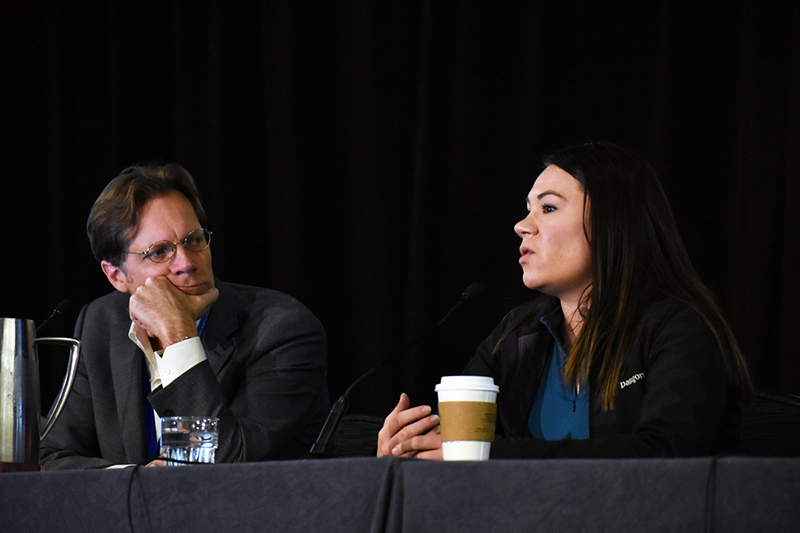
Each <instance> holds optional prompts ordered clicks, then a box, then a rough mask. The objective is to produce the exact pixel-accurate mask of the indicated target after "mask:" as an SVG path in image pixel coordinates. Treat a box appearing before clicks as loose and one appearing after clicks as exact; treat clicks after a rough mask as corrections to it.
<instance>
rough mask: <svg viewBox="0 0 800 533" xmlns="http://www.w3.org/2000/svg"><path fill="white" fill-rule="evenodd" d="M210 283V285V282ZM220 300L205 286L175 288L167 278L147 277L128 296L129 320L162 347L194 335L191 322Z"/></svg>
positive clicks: (212, 288)
mask: <svg viewBox="0 0 800 533" xmlns="http://www.w3.org/2000/svg"><path fill="white" fill-rule="evenodd" d="M212 283H213V282H212ZM217 298H219V290H218V289H217V288H216V287H214V286H213V285H212V286H211V287H208V288H206V286H204V285H192V286H187V287H185V288H184V287H177V286H175V285H174V284H173V283H172V282H171V281H170V280H169V279H167V277H166V276H158V277H154V278H148V279H147V281H145V283H144V285H141V286H139V287H138V288H137V289H136V291H135V292H134V293H133V294H131V299H130V304H129V311H130V315H131V320H133V322H134V323H135V324H137V325H138V326H139V327H141V328H143V329H144V330H145V331H146V332H147V334H148V335H149V336H150V337H151V338H155V339H158V340H159V341H160V344H161V346H162V348H166V347H167V346H169V345H171V344H175V343H176V342H180V341H181V340H183V339H185V338H187V337H196V336H197V327H195V325H194V323H195V321H196V320H197V319H199V318H200V317H202V316H203V315H204V314H205V313H206V312H208V309H209V308H210V307H211V304H213V303H214V302H215V301H217Z"/></svg>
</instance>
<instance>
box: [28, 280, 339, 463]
mask: <svg viewBox="0 0 800 533" xmlns="http://www.w3.org/2000/svg"><path fill="white" fill-rule="evenodd" d="M216 285H217V288H218V289H219V299H218V300H217V301H216V302H215V303H214V305H213V306H212V307H211V312H210V313H209V316H208V321H207V323H206V326H205V331H204V332H203V336H202V342H203V346H204V348H205V351H206V357H207V361H204V362H202V363H200V364H198V365H196V366H194V367H192V368H191V369H190V370H188V371H187V372H185V373H184V374H183V375H181V376H180V377H179V378H177V379H176V380H175V381H174V382H172V383H171V384H170V385H169V386H167V387H165V388H161V387H159V388H158V389H156V390H154V391H153V392H151V393H150V394H149V396H148V399H149V401H150V403H151V404H152V406H153V408H154V409H155V410H156V412H157V413H158V415H159V416H170V415H190V416H194V415H204V416H217V417H219V419H220V421H219V448H218V449H217V454H216V460H217V462H238V461H261V460H266V459H285V458H294V457H299V456H300V455H302V454H304V453H306V452H308V450H309V449H310V448H311V445H312V444H313V442H314V440H315V438H316V435H317V433H318V431H319V430H320V428H321V427H322V423H323V422H324V420H325V416H326V415H327V412H328V407H329V401H328V392H327V385H326V359H327V355H326V353H327V348H326V338H325V331H324V329H323V327H322V325H321V324H320V322H319V321H318V320H317V319H316V317H314V315H313V314H312V313H311V312H310V311H309V310H308V309H306V308H305V307H304V306H303V305H302V304H301V303H300V302H298V301H297V300H295V299H294V298H291V297H290V296H287V295H285V294H283V293H280V292H277V291H273V290H270V289H261V288H256V287H248V286H244V285H236V284H231V283H223V282H221V281H219V280H216ZM128 299H129V295H128V294H126V293H120V292H114V293H111V294H108V295H106V296H104V297H102V298H99V299H97V300H95V301H94V302H92V303H90V304H88V305H87V306H86V307H84V308H83V310H82V311H81V314H80V316H79V318H78V322H77V324H76V326H75V336H76V337H77V338H79V339H80V340H81V354H80V364H79V369H78V375H77V377H76V379H75V384H74V386H73V389H72V393H71V394H70V396H69V399H68V401H67V404H66V407H65V408H64V411H63V412H62V413H61V416H60V417H59V418H58V420H57V422H56V423H55V425H54V426H53V428H52V430H51V431H50V433H49V434H48V436H47V437H46V438H45V439H44V441H43V442H42V446H41V454H40V455H41V462H42V464H43V465H44V467H45V469H47V470H50V469H62V468H64V469H65V468H102V467H106V466H110V465H113V464H131V463H141V462H143V461H145V460H146V459H147V444H146V437H145V430H144V409H143V405H144V403H143V402H144V399H143V392H142V373H143V366H142V365H143V362H142V361H143V359H144V354H142V352H141V350H140V349H139V348H138V347H137V346H136V345H135V344H134V343H133V342H132V341H131V340H130V339H129V338H128V330H129V329H130V325H131V321H130V316H129V315H128Z"/></svg>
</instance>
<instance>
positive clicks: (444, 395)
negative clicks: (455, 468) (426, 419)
mask: <svg viewBox="0 0 800 533" xmlns="http://www.w3.org/2000/svg"><path fill="white" fill-rule="evenodd" d="M435 390H436V393H437V395H438V397H439V425H440V427H441V430H442V454H443V455H444V460H445V461H486V460H487V459H489V451H490V449H491V446H492V441H493V440H494V431H495V425H496V421H497V393H498V392H500V387H498V386H497V385H495V384H494V379H492V378H490V377H485V376H444V377H442V380H441V382H440V383H439V384H438V385H436V388H435Z"/></svg>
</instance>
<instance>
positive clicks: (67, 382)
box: [34, 337, 81, 439]
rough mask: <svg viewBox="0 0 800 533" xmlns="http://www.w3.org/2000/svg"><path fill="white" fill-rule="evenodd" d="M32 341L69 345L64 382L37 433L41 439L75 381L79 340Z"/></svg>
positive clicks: (56, 416) (50, 425)
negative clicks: (44, 422)
mask: <svg viewBox="0 0 800 533" xmlns="http://www.w3.org/2000/svg"><path fill="white" fill-rule="evenodd" d="M34 342H37V343H41V344H63V345H66V346H71V348H70V350H69V366H68V367H67V373H66V375H65V376H64V382H63V383H62V384H61V390H60V391H59V393H58V396H57V397H56V401H55V402H53V405H52V406H51V407H50V412H49V413H48V414H47V423H46V424H45V425H44V430H42V432H41V434H40V435H39V439H43V438H45V436H47V434H48V433H49V432H50V428H52V427H53V424H55V423H56V419H57V418H58V415H60V414H61V410H62V409H63V408H64V405H65V404H66V403H67V397H68V396H69V393H70V391H71V390H72V384H73V383H74V382H75V374H77V373H78V354H79V352H80V348H81V341H79V340H75V339H70V338H67V337H43V338H41V339H36V341H34Z"/></svg>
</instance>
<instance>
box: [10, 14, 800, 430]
mask: <svg viewBox="0 0 800 533" xmlns="http://www.w3.org/2000/svg"><path fill="white" fill-rule="evenodd" d="M798 6H800V4H798V3H797V2H795V1H783V2H781V1H775V2H760V1H758V0H741V1H738V2H727V3H725V4H724V5H721V4H718V5H716V7H714V8H711V7H705V6H698V4H697V3H696V2H686V1H670V0H662V1H660V2H630V3H628V5H626V6H625V7H622V6H621V5H620V4H619V3H601V2H591V1H588V0H586V1H578V0H557V1H541V2H518V3H513V5H512V3H506V2H470V3H450V2H437V1H422V2H406V1H403V2H368V1H361V2H346V3H345V2H319V3H305V2H295V1H290V0H276V1H272V2H261V3H256V2H249V3H244V2H222V1H165V2H159V3H157V4H155V3H154V4H153V5H150V6H147V5H146V4H143V3H139V2H110V1H109V2H83V3H81V2H59V1H55V0H53V1H50V2H45V3H40V4H37V5H36V6H35V7H34V6H32V4H29V3H13V5H12V4H10V5H7V6H6V7H4V9H3V11H4V15H3V17H2V22H1V23H0V24H2V37H0V38H2V40H3V45H2V58H3V65H4V68H3V85H4V89H5V90H4V93H5V98H4V106H3V108H4V112H3V120H2V123H3V126H2V127H3V130H4V135H3V153H4V163H3V167H2V168H3V194H2V200H0V201H1V202H2V209H0V217H2V219H1V221H2V228H3V241H4V244H3V247H2V256H3V257H2V261H0V268H1V269H2V283H3V288H2V297H1V298H0V315H2V316H14V317H26V318H33V319H35V320H37V321H38V322H41V321H42V320H44V318H45V317H46V316H47V315H48V314H49V313H50V310H51V309H52V308H53V307H54V306H55V305H56V304H57V303H58V302H60V301H61V300H64V299H67V298H68V299H71V300H72V301H74V302H75V303H76V304H80V305H82V304H84V303H86V302H88V301H90V300H91V299H93V298H95V297H97V296H100V295H102V294H104V293H106V292H108V291H109V290H111V287H110V285H108V283H107V281H106V280H105V278H104V277H103V275H102V273H101V271H100V268H99V267H98V265H97V264H96V263H95V261H94V260H93V258H92V256H91V253H90V250H89V246H88V242H87V239H86V236H85V231H84V227H85V221H86V217H87V214H88V211H89V209H90V207H91V204H92V202H93V200H94V199H95V198H96V196H97V195H98V194H99V192H100V190H101V189H102V187H103V186H104V185H105V184H106V183H107V181H108V180H109V179H111V178H112V177H114V176H116V175H117V173H118V172H119V171H120V170H121V169H123V168H124V167H126V166H128V165H130V164H133V163H136V162H140V161H148V160H157V161H162V162H178V163H180V164H182V165H184V166H185V167H186V168H188V169H189V171H190V172H191V173H192V174H193V175H194V176H195V178H196V179H197V181H198V182H199V186H200V189H201V192H202V193H203V195H204V199H205V204H206V206H207V210H208V212H209V215H210V219H211V223H210V226H211V227H210V229H212V230H213V231H214V244H213V251H214V265H215V272H216V274H217V275H219V276H220V277H222V278H223V279H226V280H228V281H235V282H240V283H249V284H256V285H262V286H269V287H273V288H276V289H279V290H282V291H285V292H288V293H290V294H292V295H294V296H296V297H298V298H299V299H300V300H301V301H303V302H304V303H305V304H306V305H308V307H310V308H311V309H312V310H313V311H314V312H315V313H316V314H317V316H318V317H319V318H320V319H321V320H322V322H323V323H324V325H325V327H326V329H327V332H328V336H329V345H330V376H329V381H330V385H331V394H332V397H333V398H334V399H335V397H337V396H338V395H339V394H341V392H342V391H343V390H344V388H345V387H346V386H347V384H348V383H349V382H351V381H352V380H353V379H355V378H356V377H357V376H358V375H360V374H361V373H362V372H363V371H365V370H366V369H367V368H369V367H370V366H371V365H373V364H375V363H376V362H377V361H379V360H380V359H382V358H384V357H386V356H388V355H390V354H393V353H395V352H397V351H398V350H399V348H400V347H401V346H403V345H404V344H405V343H406V342H408V341H409V340H410V339H412V338H414V337H415V336H417V335H418V334H420V333H421V332H422V331H424V330H425V329H427V328H428V327H429V326H430V325H431V324H433V323H435V322H436V321H437V320H438V319H439V318H441V316H442V315H443V314H444V313H445V312H446V311H447V310H448V309H449V307H450V306H451V305H452V304H453V303H454V302H455V301H456V299H457V298H458V296H459V295H460V294H461V291H462V290H463V289H464V288H465V287H466V286H467V285H469V284H470V283H471V282H473V281H482V282H483V283H484V284H485V285H486V286H487V287H488V288H489V293H490V295H489V297H488V298H487V299H486V300H484V302H483V303H482V304H477V305H474V306H471V308H465V309H463V312H460V313H459V316H457V317H454V318H453V320H452V322H450V323H448V324H447V325H446V326H445V327H443V328H442V329H441V331H440V332H439V335H438V336H437V337H436V339H434V340H431V341H430V342H428V343H426V344H425V345H424V346H422V347H420V348H418V349H415V350H413V351H412V352H411V353H409V354H408V355H407V357H405V358H404V359H403V361H402V363H401V364H400V365H398V366H397V367H394V368H392V369H390V370H388V371H385V372H383V373H381V374H379V375H376V376H375V377H374V378H373V379H372V380H371V381H370V382H367V383H365V384H364V386H363V388H361V389H360V390H359V391H358V393H357V394H356V395H355V397H354V402H353V407H352V408H351V411H353V412H362V413H372V414H381V415H383V414H386V413H387V412H388V411H389V410H390V409H391V408H392V407H393V405H394V403H395V402H396V399H397V396H398V395H399V393H400V392H401V391H406V392H408V393H410V394H411V396H412V401H413V402H414V403H421V402H431V401H433V400H434V394H433V386H434V384H435V383H436V382H437V381H438V378H439V377H440V376H441V375H444V374H450V373H458V372H460V370H461V368H462V367H463V365H464V364H465V363H466V361H467V360H468V359H469V358H470V357H471V355H472V353H473V351H474V349H475V347H476V346H477V344H478V343H479V342H480V340H482V339H483V338H484V337H485V336H486V335H488V333H489V332H490V331H491V329H492V328H493V327H494V326H495V324H496V322H497V321H498V320H499V319H500V318H501V317H502V315H503V314H504V313H505V312H506V311H508V310H509V309H510V308H512V307H513V306H515V305H517V304H519V303H520V302H523V301H524V300H525V299H526V298H527V297H528V293H527V291H526V290H525V289H524V287H523V286H522V283H521V280H520V269H519V266H518V265H517V262H516V259H517V247H518V239H517V237H516V236H515V235H514V233H513V231H512V227H513V224H514V223H515V222H516V221H517V220H519V219H520V218H522V217H523V215H524V210H525V209H524V208H525V202H524V199H525V196H526V194H527V192H528V190H529V188H530V187H531V185H532V183H533V180H534V178H535V177H536V175H537V174H538V172H539V171H540V169H541V167H540V163H539V161H540V160H541V157H542V155H543V154H544V153H545V152H547V151H548V150H551V149H554V148H557V147H559V146H560V145H562V144H564V143H573V142H581V141H585V140H608V141H612V142H617V143H619V144H622V145H625V146H628V147H630V148H632V149H635V150H637V151H639V152H640V153H642V154H643V155H644V156H646V157H647V158H648V159H649V160H650V161H651V162H652V163H653V164H654V166H655V167H656V169H657V170H658V172H659V174H660V176H661V178H662V181H663V184H664V187H665V189H666V190H667V194H668V195H669V197H670V200H671V202H672V205H673V208H674V210H675V214H676V218H677V219H678V222H679V225H680V226H681V229H682V232H683V236H684V239H685V241H686V245H687V247H688V249H689V252H690V254H691V257H692V259H693V261H694V262H695V265H696V267H697V269H698V270H699V272H700V274H701V276H702V278H703V279H704V280H705V281H706V282H707V283H708V285H709V286H710V287H711V288H712V289H713V291H714V292H715V293H716V294H717V296H718V298H719V300H720V303H721V305H722V307H723V309H724V310H725V312H726V313H727V316H728V317H729V319H730V321H731V323H732V325H733V327H734V330H735V332H736V333H737V336H738V338H739V340H740V342H741V344H742V347H743V349H744V351H745V353H746V356H747V358H748V361H749V363H750V366H751V370H752V373H753V376H754V378H755V381H756V383H757V385H758V386H759V387H761V388H763V389H768V390H776V391H786V392H793V393H800V362H799V361H798V352H799V351H798V341H797V336H796V333H797V330H798V328H800V313H799V312H798V308H797V303H796V302H798V300H800V294H799V293H800V291H799V290H798V283H797V279H796V272H797V267H796V265H797V264H798V262H800V243H799V242H798V238H797V234H798V230H800V215H798V213H800V157H799V156H798V149H797V148H798V140H799V138H800V119H798V112H799V110H798V109H799V106H798V104H799V103H800V22H799V19H800V7H798ZM78 307H79V306H78ZM68 315H69V316H68V317H67V318H64V319H60V320H59V321H56V322H55V323H54V324H53V326H52V327H50V328H49V329H50V330H51V331H48V332H45V333H49V334H69V333H70V332H71V328H72V324H73V323H74V319H75V317H76V316H77V310H74V311H73V312H72V313H68ZM42 359H45V358H44V357H43V358H42ZM53 359H55V358H53ZM42 365H43V368H44V370H43V371H44V373H45V374H46V375H50V374H53V375H55V374H57V372H58V369H57V368H54V367H58V364H57V363H55V362H54V361H53V360H51V358H50V357H48V358H47V360H46V361H43V362H42ZM48 386H50V385H48Z"/></svg>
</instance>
